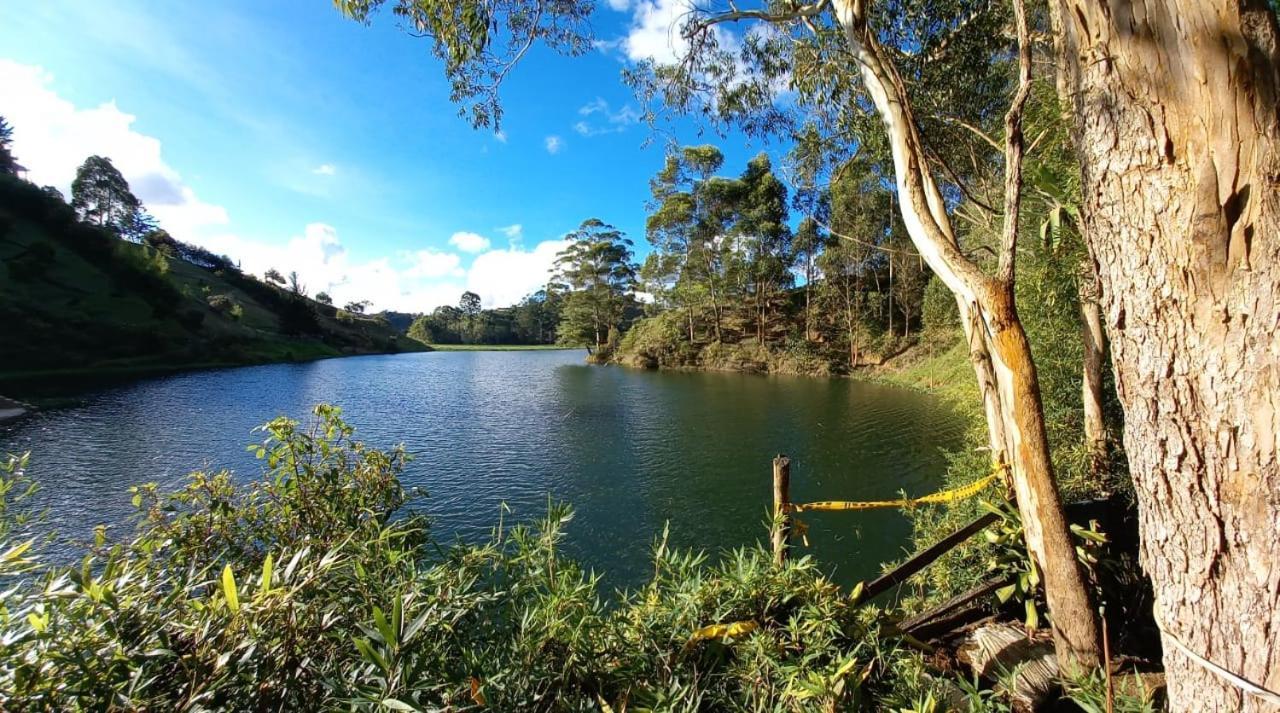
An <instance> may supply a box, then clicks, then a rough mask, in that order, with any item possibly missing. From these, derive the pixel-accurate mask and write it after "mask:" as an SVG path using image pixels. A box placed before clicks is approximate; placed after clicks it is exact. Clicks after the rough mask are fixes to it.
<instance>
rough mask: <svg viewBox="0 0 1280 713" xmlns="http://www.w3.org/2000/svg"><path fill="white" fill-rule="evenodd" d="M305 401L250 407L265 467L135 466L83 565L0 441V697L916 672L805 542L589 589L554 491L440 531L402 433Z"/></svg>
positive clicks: (286, 698)
mask: <svg viewBox="0 0 1280 713" xmlns="http://www.w3.org/2000/svg"><path fill="white" fill-rule="evenodd" d="M316 415H317V419H316V420H315V422H314V423H313V424H312V425H310V426H307V427H301V426H300V425H299V424H298V423H296V422H294V421H290V420H288V419H278V420H275V421H272V422H271V423H269V424H267V425H266V426H264V428H263V432H264V436H265V437H264V439H263V441H262V442H261V443H260V444H257V445H255V446H252V448H253V449H254V450H255V451H256V452H257V455H258V456H259V457H260V458H261V459H262V460H263V461H264V462H265V465H266V468H265V474H264V477H263V478H262V479H261V480H258V481H254V482H250V483H243V484H241V483H236V482H235V481H234V479H233V478H232V477H231V476H230V474H229V473H226V472H221V473H194V474H192V475H191V476H190V481H189V483H188V484H187V486H186V487H185V488H183V489H182V490H180V491H179V492H177V493H175V494H172V495H164V494H161V493H159V492H158V491H157V490H156V488H155V487H154V486H149V487H143V488H139V489H135V491H134V503H135V505H136V506H137V507H138V510H139V524H138V529H137V531H136V534H135V536H134V537H133V539H132V540H130V541H128V542H119V543H111V542H108V541H107V538H106V536H105V535H104V534H103V533H101V532H100V533H99V535H98V538H97V542H96V543H94V545H93V546H91V547H90V551H89V552H88V554H87V555H86V556H85V558H84V560H83V563H82V564H81V565H80V566H78V567H71V568H59V567H52V566H47V565H43V564H41V563H40V562H39V561H38V560H37V559H36V558H35V557H34V556H33V555H32V554H31V553H32V552H33V551H34V548H33V546H32V543H33V542H34V539H32V535H31V530H30V528H31V526H32V525H31V517H30V512H29V510H27V511H24V509H23V499H22V498H21V497H19V496H20V495H21V494H22V493H23V492H25V491H26V490H27V488H28V485H29V483H30V481H29V478H28V477H27V476H26V475H25V474H24V472H23V465H24V461H23V460H20V459H11V460H10V461H9V462H8V465H7V466H6V468H5V469H4V470H3V471H0V477H2V480H3V483H4V489H3V491H0V496H2V497H0V501H2V502H3V503H4V511H3V512H2V513H0V515H3V520H4V522H5V524H4V526H3V527H4V529H2V530H0V539H2V540H4V541H3V542H0V552H2V553H4V554H0V576H2V577H4V578H5V579H6V580H8V581H6V582H4V583H3V586H2V587H0V589H4V590H7V591H5V592H4V594H2V595H0V596H2V597H3V599H0V628H2V630H0V707H3V708H5V709H6V710H26V709H39V710H51V709H57V710H64V709H94V710H105V709H128V710H134V709H142V710H192V709H248V708H252V709H278V710H306V709H318V708H330V709H332V708H342V709H378V708H390V709H395V710H419V709H421V710H440V709H446V708H447V709H450V710H468V709H476V708H481V707H487V708H490V709H496V710H610V709H612V710H622V709H623V708H625V709H626V710H632V711H634V710H645V709H652V710H731V709H739V710H815V709H816V710H824V709H825V710H837V709H838V710H847V709H853V708H858V707H860V705H861V702H862V701H863V700H864V696H866V695H867V691H868V690H874V689H875V688H877V687H883V686H885V685H888V683H887V682H888V681H889V679H890V678H891V677H898V678H901V677H903V676H905V675H907V673H906V672H914V673H913V674H911V675H912V676H914V677H915V678H914V679H913V681H914V683H913V684H912V685H914V686H916V687H917V688H916V690H920V691H923V690H924V688H920V687H921V686H923V687H925V688H927V687H928V685H929V684H928V681H927V678H921V675H922V674H921V673H920V670H919V666H918V665H917V663H918V659H913V658H911V657H910V656H908V655H907V654H905V653H900V652H897V651H896V650H895V649H894V648H893V647H892V646H890V645H888V644H887V643H885V642H886V641H887V639H881V638H880V636H879V632H878V627H877V624H876V623H875V612H874V610H871V609H866V608H862V609H860V608H859V607H857V605H856V604H855V603H854V602H852V601H851V600H850V599H849V598H848V597H846V596H844V595H842V593H841V592H840V591H839V589H838V588H837V587H836V586H834V585H833V584H831V583H829V582H827V581H826V580H824V579H823V578H822V577H821V576H820V575H819V574H818V572H817V570H816V568H815V567H814V566H813V565H812V563H811V562H809V561H808V560H806V559H800V560H799V561H796V562H793V563H791V564H788V565H787V566H785V567H781V568H779V567H775V566H774V565H773V564H772V562H771V558H770V557H769V554H768V553H767V552H766V551H764V550H763V549H759V548H754V549H745V550H739V551H736V552H733V553H730V554H729V555H727V556H726V557H725V558H724V559H723V561H722V562H721V563H720V564H717V565H709V564H707V563H706V561H705V560H704V558H703V557H702V556H701V555H694V554H683V553H678V552H672V551H670V550H669V549H668V548H667V547H666V546H665V544H664V542H663V541H659V542H658V544H657V545H656V547H655V554H654V560H653V562H654V571H653V576H652V579H651V581H650V582H649V583H648V584H647V585H645V586H644V587H642V588H640V589H638V590H636V591H633V592H629V593H624V594H621V595H620V597H619V599H618V601H616V602H614V603H612V604H610V605H606V604H605V603H604V602H603V601H602V600H601V598H600V597H599V596H598V594H597V580H596V578H595V577H594V575H592V574H590V573H587V572H584V571H583V570H582V569H581V568H580V567H579V566H578V565H576V564H575V563H573V562H572V561H569V560H566V559H563V558H561V557H560V556H559V555H558V552H557V545H558V543H559V542H560V540H561V537H562V533H563V527H564V525H565V524H566V523H567V522H568V521H569V520H570V518H571V515H570V513H569V511H568V510H566V509H563V508H553V509H552V511H551V512H550V514H549V515H548V516H547V518H546V519H545V520H543V521H541V522H539V523H537V524H536V525H534V526H524V525H519V526H515V527H510V528H508V527H503V526H499V527H498V528H496V529H495V531H494V533H493V536H492V538H491V539H490V541H489V542H487V543H485V544H482V545H465V546H464V545H458V546H454V547H452V548H448V549H444V548H441V547H439V546H437V545H435V544H434V543H433V542H432V540H431V538H430V536H429V533H428V529H427V522H426V520H425V519H424V517H423V516H422V515H420V514H418V513H416V512H414V511H413V510H412V509H411V508H410V507H406V506H408V505H410V504H411V503H412V501H413V497H412V494H411V493H407V492H406V491H404V490H403V489H402V488H401V485H400V483H399V480H398V477H397V476H398V475H399V474H400V472H401V469H402V468H403V466H404V464H405V462H406V455H405V453H404V451H403V450H402V449H399V448H397V449H394V450H391V451H386V452H384V451H380V450H376V449H372V448H369V447H367V446H365V445H363V444H361V443H360V442H358V441H355V440H353V437H352V436H353V430H352V429H351V427H349V426H347V425H346V424H344V423H343V422H342V421H341V420H340V418H339V413H338V410H337V409H336V408H332V407H326V406H321V407H318V408H317V410H316ZM717 624H727V625H731V626H724V627H714V626H713V625H717ZM708 627H710V628H708Z"/></svg>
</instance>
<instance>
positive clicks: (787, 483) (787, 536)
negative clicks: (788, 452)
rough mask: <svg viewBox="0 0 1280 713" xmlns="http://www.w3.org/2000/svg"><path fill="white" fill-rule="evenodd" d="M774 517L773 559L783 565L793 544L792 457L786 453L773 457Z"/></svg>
mask: <svg viewBox="0 0 1280 713" xmlns="http://www.w3.org/2000/svg"><path fill="white" fill-rule="evenodd" d="M773 517H774V522H775V528H774V530H773V559H774V562H776V563H778V564H779V565H781V564H782V563H783V562H786V561H787V548H788V547H790V546H791V459H790V458H788V457H786V456H784V455H779V456H778V457H777V458H774V459H773Z"/></svg>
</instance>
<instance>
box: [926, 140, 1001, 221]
mask: <svg viewBox="0 0 1280 713" xmlns="http://www.w3.org/2000/svg"><path fill="white" fill-rule="evenodd" d="M926 150H927V151H928V152H929V158H931V159H933V162H934V163H936V164H938V165H939V166H941V167H942V170H943V171H945V172H946V173H947V176H948V177H949V178H950V179H951V182H952V183H954V184H955V185H956V188H959V189H960V192H961V193H963V194H964V197H965V198H967V199H968V200H969V201H970V202H972V203H973V204H974V205H976V206H977V207H979V208H981V209H982V210H985V211H986V212H988V213H990V214H991V215H996V209H995V207H994V206H992V205H991V204H990V203H987V202H986V201H984V200H982V199H980V198H978V196H976V195H975V194H974V193H973V192H972V191H970V190H969V187H968V186H966V185H965V183H964V181H963V180H961V178H960V176H959V174H957V173H956V172H955V171H954V170H953V169H952V168H951V165H950V164H948V163H947V161H946V159H944V158H943V157H942V155H941V154H939V153H938V152H937V151H934V150H932V149H929V148H927V147H926Z"/></svg>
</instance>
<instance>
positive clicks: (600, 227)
mask: <svg viewBox="0 0 1280 713" xmlns="http://www.w3.org/2000/svg"><path fill="white" fill-rule="evenodd" d="M567 237H568V239H569V240H570V241H571V242H570V243H569V247H567V248H565V249H564V250H562V251H561V252H560V253H559V255H557V257H556V271H557V277H558V278H559V279H560V280H561V281H563V282H564V284H565V285H566V286H567V287H568V289H569V292H568V293H567V294H566V295H565V297H564V308H563V311H562V316H561V322H560V327H559V333H560V337H559V338H560V341H561V342H564V343H572V344H581V343H583V342H588V343H592V344H594V345H595V347H596V349H597V350H599V349H603V348H605V347H606V346H607V345H608V342H607V339H608V337H609V335H610V333H611V332H613V333H617V332H621V331H622V327H623V318H624V317H625V314H626V307H627V300H628V297H629V296H630V294H631V293H632V292H633V291H634V290H635V285H636V266H635V264H634V263H633V262H632V252H631V246H632V243H631V240H630V238H628V237H626V235H624V234H623V233H622V231H620V230H618V229H617V228H615V227H613V226H612V225H609V224H607V223H605V222H603V221H601V220H599V219H598V218H590V219H588V220H586V221H583V223H582V225H581V226H580V227H579V228H578V229H577V230H576V231H574V232H572V233H570V234H569V235H568V236H567Z"/></svg>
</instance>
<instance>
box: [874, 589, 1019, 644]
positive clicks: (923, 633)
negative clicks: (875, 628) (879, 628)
mask: <svg viewBox="0 0 1280 713" xmlns="http://www.w3.org/2000/svg"><path fill="white" fill-rule="evenodd" d="M1008 583H1009V580H1008V579H1007V578H1004V577H996V578H994V579H990V580H987V581H986V582H983V583H982V584H979V585H978V586H976V587H974V588H973V589H970V590H969V591H967V592H965V593H963V594H959V595H957V596H954V597H952V598H951V599H948V600H947V601H946V602H943V603H942V604H939V605H938V606H936V607H934V608H932V609H930V610H928V611H926V612H922V613H920V614H917V615H916V616H913V617H911V618H909V619H903V620H902V621H900V622H898V628H899V629H901V630H903V631H905V632H907V633H908V634H911V635H912V636H914V637H916V638H917V639H921V640H925V641H927V640H929V639H931V638H933V637H934V636H936V635H938V634H941V633H945V632H948V631H954V630H955V629H958V628H959V627H961V626H964V625H966V624H971V623H973V622H975V621H978V620H979V619H981V618H982V617H984V616H986V615H987V611H988V608H987V607H986V606H984V605H985V604H989V603H990V601H991V600H990V597H991V595H992V594H994V593H995V591H996V590H997V589H999V588H1000V587H1003V586H1004V585H1006V584H1008Z"/></svg>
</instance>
